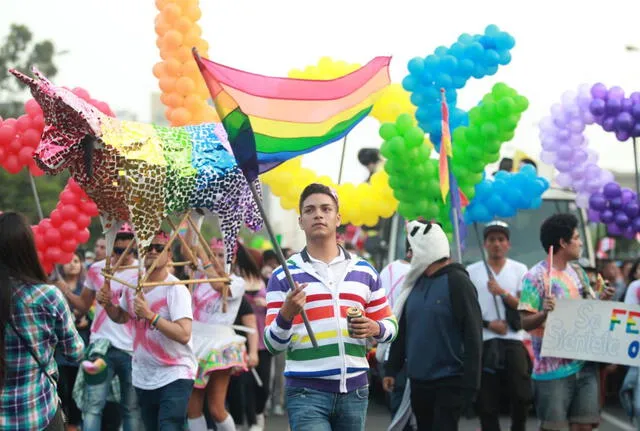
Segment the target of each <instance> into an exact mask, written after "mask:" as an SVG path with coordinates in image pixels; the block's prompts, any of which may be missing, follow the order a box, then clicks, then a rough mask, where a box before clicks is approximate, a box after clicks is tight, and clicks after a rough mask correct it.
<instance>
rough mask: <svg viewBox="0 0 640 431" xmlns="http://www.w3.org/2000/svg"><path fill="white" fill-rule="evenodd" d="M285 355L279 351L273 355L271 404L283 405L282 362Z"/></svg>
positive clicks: (283, 362)
mask: <svg viewBox="0 0 640 431" xmlns="http://www.w3.org/2000/svg"><path fill="white" fill-rule="evenodd" d="M285 360H286V355H285V354H284V353H281V354H279V355H275V356H274V357H273V361H272V363H273V373H272V374H271V375H272V376H273V389H272V390H271V406H272V407H274V406H278V405H279V406H283V407H284V364H285Z"/></svg>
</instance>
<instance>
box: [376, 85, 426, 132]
mask: <svg viewBox="0 0 640 431" xmlns="http://www.w3.org/2000/svg"><path fill="white" fill-rule="evenodd" d="M415 113H416V107H415V106H414V105H413V104H411V98H410V96H409V93H408V92H406V91H405V90H404V88H402V85H400V84H391V85H390V86H388V87H387V89H386V90H385V91H384V93H382V96H380V99H378V100H377V101H376V103H375V104H374V105H373V109H372V110H371V114H369V115H371V116H372V117H374V118H375V119H377V120H378V121H380V122H381V123H393V122H394V121H396V118H397V117H398V116H399V115H401V114H409V115H411V118H414V114H415ZM414 122H415V119H414Z"/></svg>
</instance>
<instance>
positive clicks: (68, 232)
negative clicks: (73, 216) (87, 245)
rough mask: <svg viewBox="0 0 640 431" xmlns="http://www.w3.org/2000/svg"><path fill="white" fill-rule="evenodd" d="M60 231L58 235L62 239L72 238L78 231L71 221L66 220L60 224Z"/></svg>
mask: <svg viewBox="0 0 640 431" xmlns="http://www.w3.org/2000/svg"><path fill="white" fill-rule="evenodd" d="M59 231H60V235H61V236H62V238H65V239H67V238H72V237H73V236H74V235H75V233H76V232H77V231H78V225H77V224H76V223H75V222H73V221H71V220H67V221H65V222H64V223H62V225H61V226H60V228H59Z"/></svg>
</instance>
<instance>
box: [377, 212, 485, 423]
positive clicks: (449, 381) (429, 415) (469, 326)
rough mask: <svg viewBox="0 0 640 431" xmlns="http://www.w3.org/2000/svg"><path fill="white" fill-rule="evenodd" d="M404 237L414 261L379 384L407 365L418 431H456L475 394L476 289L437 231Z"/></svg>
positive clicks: (390, 381) (416, 224)
mask: <svg viewBox="0 0 640 431" xmlns="http://www.w3.org/2000/svg"><path fill="white" fill-rule="evenodd" d="M407 233H408V239H409V242H410V244H411V248H412V250H413V253H414V255H413V261H412V264H411V270H410V272H409V275H408V276H407V283H406V284H405V285H404V286H403V292H402V293H401V295H400V298H398V302H397V303H396V307H395V310H394V311H396V313H397V315H399V316H400V321H399V326H400V327H399V333H398V338H397V339H396V340H395V342H394V343H393V344H392V346H391V351H390V354H389V361H388V362H387V364H386V376H385V378H384V382H383V384H384V386H385V389H387V390H390V389H392V388H393V385H394V380H395V375H396V374H397V372H398V371H400V369H402V367H403V366H404V365H406V369H407V376H408V378H409V381H410V386H411V407H412V410H413V413H414V415H415V416H416V421H417V423H418V429H419V430H437V431H449V430H457V429H458V421H459V419H460V414H461V412H462V409H463V407H465V405H468V404H469V403H471V402H472V401H473V399H474V398H475V395H476V393H477V391H478V388H479V387H480V371H481V358H482V315H481V312H480V306H479V304H478V297H477V293H476V289H475V287H474V285H473V283H472V282H471V280H470V279H469V275H468V274H467V272H466V270H465V269H464V267H463V266H462V265H460V264H458V263H453V262H451V260H450V258H449V255H450V252H449V242H448V240H447V236H446V235H445V233H444V232H443V230H442V228H441V227H440V226H439V225H437V224H433V223H425V222H420V221H412V222H411V223H409V225H408V227H407Z"/></svg>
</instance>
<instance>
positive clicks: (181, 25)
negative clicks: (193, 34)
mask: <svg viewBox="0 0 640 431" xmlns="http://www.w3.org/2000/svg"><path fill="white" fill-rule="evenodd" d="M191 27H193V22H192V21H191V20H190V19H189V18H187V17H186V16H181V17H180V18H178V19H177V20H176V22H174V23H173V28H174V29H175V30H177V31H179V32H180V33H182V34H185V33H187V32H188V31H189V30H191Z"/></svg>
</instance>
